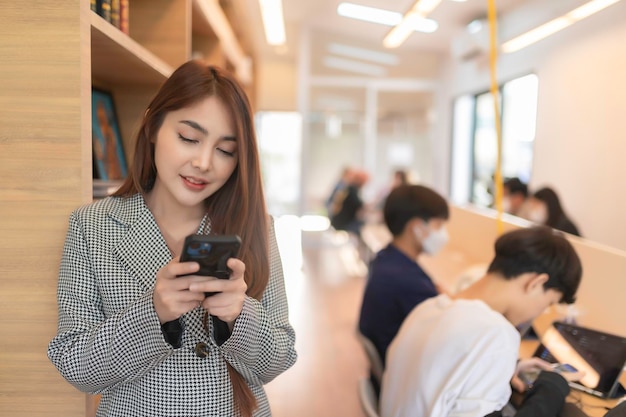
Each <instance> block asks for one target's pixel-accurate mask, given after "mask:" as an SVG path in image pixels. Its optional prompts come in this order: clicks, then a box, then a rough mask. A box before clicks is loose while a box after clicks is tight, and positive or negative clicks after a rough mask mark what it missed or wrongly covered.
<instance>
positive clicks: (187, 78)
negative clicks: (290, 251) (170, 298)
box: [114, 61, 269, 417]
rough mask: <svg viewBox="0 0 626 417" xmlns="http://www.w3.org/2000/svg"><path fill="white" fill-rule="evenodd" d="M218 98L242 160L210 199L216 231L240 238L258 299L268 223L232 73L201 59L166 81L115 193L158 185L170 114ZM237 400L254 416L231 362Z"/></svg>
mask: <svg viewBox="0 0 626 417" xmlns="http://www.w3.org/2000/svg"><path fill="white" fill-rule="evenodd" d="M208 97H217V98H219V99H220V100H221V101H222V103H223V104H224V105H225V107H227V108H228V109H229V111H230V116H231V120H232V121H233V125H234V126H233V127H234V129H235V132H236V135H237V157H238V163H237V167H236V168H235V171H234V172H233V174H232V175H231V177H230V178H229V179H228V181H227V182H226V183H225V184H224V185H223V186H222V188H221V189H219V190H218V191H217V192H215V194H213V195H212V196H210V197H209V198H208V199H207V200H206V204H207V212H208V214H209V217H210V219H211V232H212V233H216V234H237V235H239V236H240V237H241V248H240V251H239V257H240V259H241V260H242V261H243V262H244V263H245V264H246V272H245V276H244V279H245V281H246V284H247V285H248V290H247V291H246V293H247V294H248V295H249V296H250V297H253V298H256V299H258V300H260V299H261V297H262V295H263V291H265V287H266V286H267V282H268V280H269V262H268V221H267V210H266V207H265V197H264V195H263V186H262V183H261V168H260V162H259V152H258V147H257V143H256V137H255V132H254V125H253V120H252V112H251V109H250V103H249V102H248V98H247V96H246V94H245V92H244V91H243V89H242V88H241V86H240V85H239V84H238V83H237V81H235V79H234V78H233V77H232V76H230V75H229V74H228V73H226V72H224V71H222V70H220V69H219V68H217V67H213V66H207V65H206V64H203V63H202V62H200V61H189V62H187V63H185V64H183V65H182V66H180V67H179V68H178V69H177V70H176V71H174V73H173V74H172V75H171V76H170V78H169V79H168V80H167V81H166V82H165V83H164V84H163V86H162V87H161V89H160V90H159V92H158V93H157V94H156V96H155V97H154V99H153V100H152V102H151V103H150V105H149V107H148V110H146V113H145V115H144V118H143V120H142V122H141V125H140V128H139V131H138V133H137V137H136V143H135V154H134V158H133V164H132V166H131V168H130V172H129V175H128V177H127V178H126V180H125V181H124V183H123V184H122V186H121V187H120V189H119V190H118V191H117V192H116V193H115V194H114V195H116V196H123V197H128V196H131V195H134V194H136V193H146V192H148V191H150V190H151V189H152V187H153V186H154V181H155V179H156V174H157V172H156V166H155V163H154V146H155V143H154V140H155V139H156V137H157V133H158V131H159V129H160V128H161V125H162V124H163V120H164V119H165V116H166V115H167V114H168V113H169V112H171V111H174V110H178V109H181V108H185V107H189V106H192V105H194V104H196V103H198V102H199V101H201V100H203V99H206V98H208ZM227 368H228V374H229V376H230V380H231V384H232V389H233V401H234V404H235V407H236V408H238V410H239V413H240V414H241V415H242V416H243V417H249V416H252V413H253V412H254V410H255V409H256V407H257V403H256V397H255V396H254V393H253V392H252V390H251V389H250V387H249V386H248V384H247V383H246V381H245V379H244V378H243V376H242V375H241V374H240V373H239V372H237V371H236V370H235V369H234V368H233V367H232V365H230V363H228V362H227Z"/></svg>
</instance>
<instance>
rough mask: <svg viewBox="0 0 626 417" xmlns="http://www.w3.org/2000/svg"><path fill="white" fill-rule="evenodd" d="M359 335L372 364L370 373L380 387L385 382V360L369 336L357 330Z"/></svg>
mask: <svg viewBox="0 0 626 417" xmlns="http://www.w3.org/2000/svg"><path fill="white" fill-rule="evenodd" d="M357 337H358V338H359V341H360V342H361V345H362V346H363V350H365V354H366V355H367V359H368V361H369V364H370V373H371V374H372V377H374V380H375V381H376V383H377V384H378V386H379V387H380V386H381V384H382V382H383V370H384V367H383V360H382V358H381V357H380V355H379V354H378V350H377V349H376V346H374V343H373V342H372V341H371V340H370V339H369V338H368V337H367V336H365V335H364V334H363V333H361V332H360V331H357Z"/></svg>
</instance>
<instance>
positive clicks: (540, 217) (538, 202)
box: [524, 187, 581, 236]
mask: <svg viewBox="0 0 626 417" xmlns="http://www.w3.org/2000/svg"><path fill="white" fill-rule="evenodd" d="M524 211H525V217H526V219H527V220H530V221H531V222H533V223H537V224H540V225H546V226H550V227H552V228H553V229H557V230H560V231H562V232H565V233H570V234H572V235H576V236H581V234H580V231H579V230H578V228H577V227H576V225H575V224H574V222H573V221H572V220H570V218H569V217H568V216H567V214H565V210H563V206H562V205H561V201H560V200H559V197H558V195H557V194H556V192H555V191H554V190H553V189H552V188H549V187H544V188H541V189H540V190H538V191H536V192H535V193H534V194H533V195H532V196H531V197H529V198H528V200H527V202H526V204H525V208H524Z"/></svg>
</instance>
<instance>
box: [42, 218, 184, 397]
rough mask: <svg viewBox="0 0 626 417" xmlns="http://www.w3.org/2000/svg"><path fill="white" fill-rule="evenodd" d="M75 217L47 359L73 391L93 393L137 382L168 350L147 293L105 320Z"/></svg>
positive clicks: (71, 222)
mask: <svg viewBox="0 0 626 417" xmlns="http://www.w3.org/2000/svg"><path fill="white" fill-rule="evenodd" d="M79 217H80V216H79V215H78V214H77V213H76V212H74V213H72V215H71V216H70V220H69V228H68V232H67V236H66V240H65V246H64V249H63V256H62V258H61V265H60V270H59V282H58V289H57V300H58V314H59V324H58V332H57V335H56V337H54V339H52V341H51V342H50V344H49V345H48V357H49V359H50V360H51V361H52V363H53V364H54V365H55V366H56V368H57V369H58V370H59V372H60V373H61V375H63V377H64V378H65V379H66V380H67V381H68V382H69V383H71V384H72V385H74V386H75V387H76V388H78V389H79V390H81V391H84V392H90V393H99V392H103V391H106V390H107V389H108V388H112V387H114V386H116V385H118V384H121V383H124V382H127V381H131V380H134V379H138V378H141V377H142V376H143V375H145V374H146V373H147V372H149V371H150V370H151V369H153V368H154V367H155V366H157V365H158V364H159V363H161V362H162V361H163V360H165V359H166V358H167V357H168V356H169V355H171V354H172V353H173V352H174V349H172V346H171V345H169V344H168V343H167V342H166V341H165V339H164V337H163V334H162V331H161V328H160V325H159V320H158V317H157V316H156V312H155V311H154V307H153V303H152V294H151V293H146V294H143V295H141V296H140V297H138V298H137V299H136V300H135V301H134V302H133V303H131V304H129V305H128V306H127V307H126V308H125V309H123V310H121V311H119V312H118V313H116V314H113V315H112V316H110V317H106V316H105V313H104V312H103V309H102V300H101V298H100V294H99V290H98V286H97V283H96V278H95V273H94V268H95V267H94V263H93V254H91V253H90V249H89V245H88V243H87V239H86V238H85V234H84V230H83V227H82V225H81V222H80V220H79Z"/></svg>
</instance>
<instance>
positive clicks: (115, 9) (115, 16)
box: [111, 0, 120, 29]
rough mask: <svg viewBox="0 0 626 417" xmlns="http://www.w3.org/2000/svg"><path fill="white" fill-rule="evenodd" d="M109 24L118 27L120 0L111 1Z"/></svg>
mask: <svg viewBox="0 0 626 417" xmlns="http://www.w3.org/2000/svg"><path fill="white" fill-rule="evenodd" d="M111 24H112V25H113V26H115V27H116V28H118V29H119V27H120V0H111Z"/></svg>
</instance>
